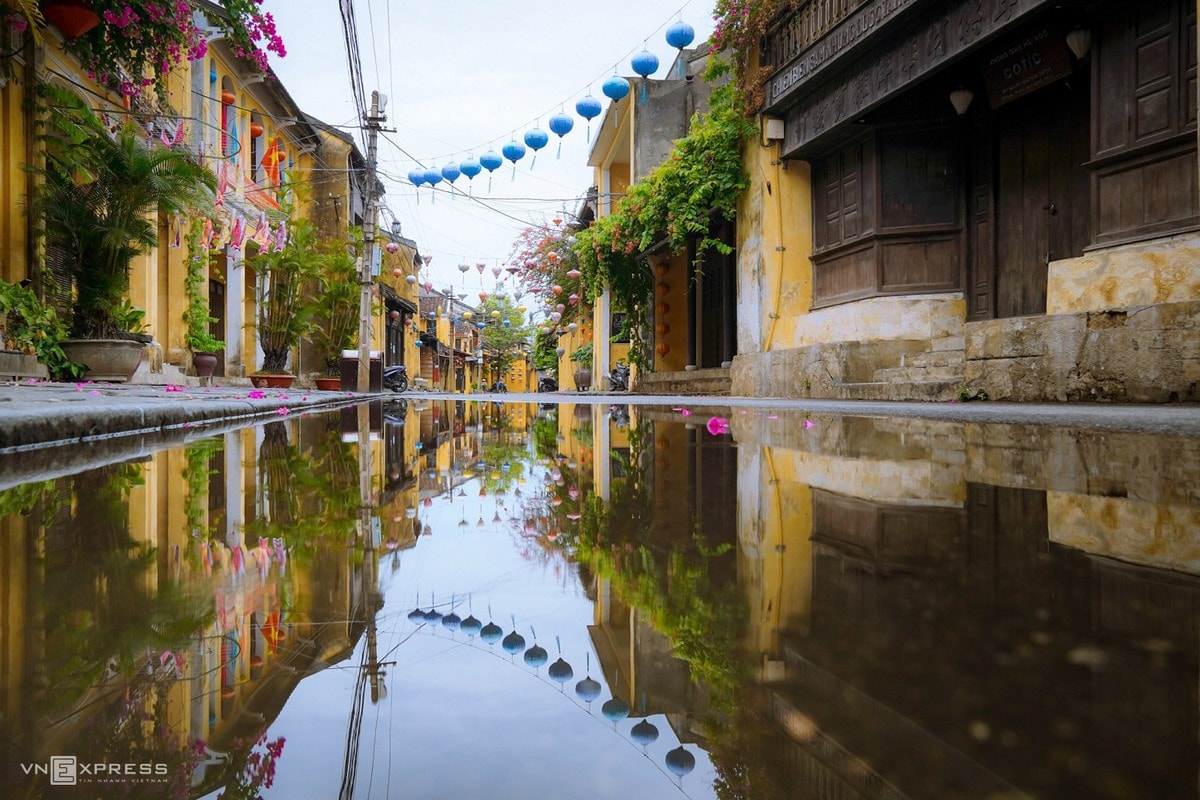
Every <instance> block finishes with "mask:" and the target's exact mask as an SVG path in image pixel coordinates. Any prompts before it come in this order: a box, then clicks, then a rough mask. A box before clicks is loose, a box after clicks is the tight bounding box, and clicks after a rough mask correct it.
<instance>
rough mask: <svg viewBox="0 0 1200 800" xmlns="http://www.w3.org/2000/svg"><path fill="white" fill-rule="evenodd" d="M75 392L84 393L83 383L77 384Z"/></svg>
mask: <svg viewBox="0 0 1200 800" xmlns="http://www.w3.org/2000/svg"><path fill="white" fill-rule="evenodd" d="M75 391H77V392H82V391H83V384H82V383H77V384H75Z"/></svg>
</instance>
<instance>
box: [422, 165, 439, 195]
mask: <svg viewBox="0 0 1200 800" xmlns="http://www.w3.org/2000/svg"><path fill="white" fill-rule="evenodd" d="M425 182H426V183H428V184H429V188H430V189H431V190H433V191H431V192H430V194H432V195H433V201H432V202H437V194H436V192H437V185H438V184H439V183H441V182H442V171H441V170H440V169H438V168H437V167H430V168H429V169H427V170H425Z"/></svg>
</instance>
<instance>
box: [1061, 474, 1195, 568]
mask: <svg viewBox="0 0 1200 800" xmlns="http://www.w3.org/2000/svg"><path fill="white" fill-rule="evenodd" d="M1046 516H1047V520H1048V524H1049V528H1050V541H1052V542H1056V543H1058V544H1061V545H1064V546H1066V547H1073V548H1076V549H1079V550H1083V551H1084V552H1087V553H1094V554H1097V555H1103V556H1110V557H1112V558H1119V559H1122V560H1125V561H1132V562H1135V563H1138V564H1148V565H1151V566H1155V567H1164V568H1166V569H1177V570H1185V571H1187V572H1196V571H1197V570H1198V569H1200V540H1197V538H1196V531H1200V508H1195V507H1192V506H1183V505H1166V504H1159V503H1148V502H1145V501H1143V500H1138V499H1136V498H1128V497H1097V496H1093V495H1082V494H1067V493H1064V492H1055V491H1049V492H1046Z"/></svg>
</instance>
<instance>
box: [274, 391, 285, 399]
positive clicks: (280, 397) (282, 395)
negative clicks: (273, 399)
mask: <svg viewBox="0 0 1200 800" xmlns="http://www.w3.org/2000/svg"><path fill="white" fill-rule="evenodd" d="M276 396H277V397H278V398H279V399H280V400H287V395H286V394H284V393H283V392H280V393H279V394H278V395H276Z"/></svg>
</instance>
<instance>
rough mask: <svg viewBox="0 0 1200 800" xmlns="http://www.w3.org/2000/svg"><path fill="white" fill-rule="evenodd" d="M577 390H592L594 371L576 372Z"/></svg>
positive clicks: (580, 370) (582, 370) (578, 370)
mask: <svg viewBox="0 0 1200 800" xmlns="http://www.w3.org/2000/svg"><path fill="white" fill-rule="evenodd" d="M575 388H576V389H590V388H592V371H591V370H590V369H582V368H581V369H577V370H575Z"/></svg>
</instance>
